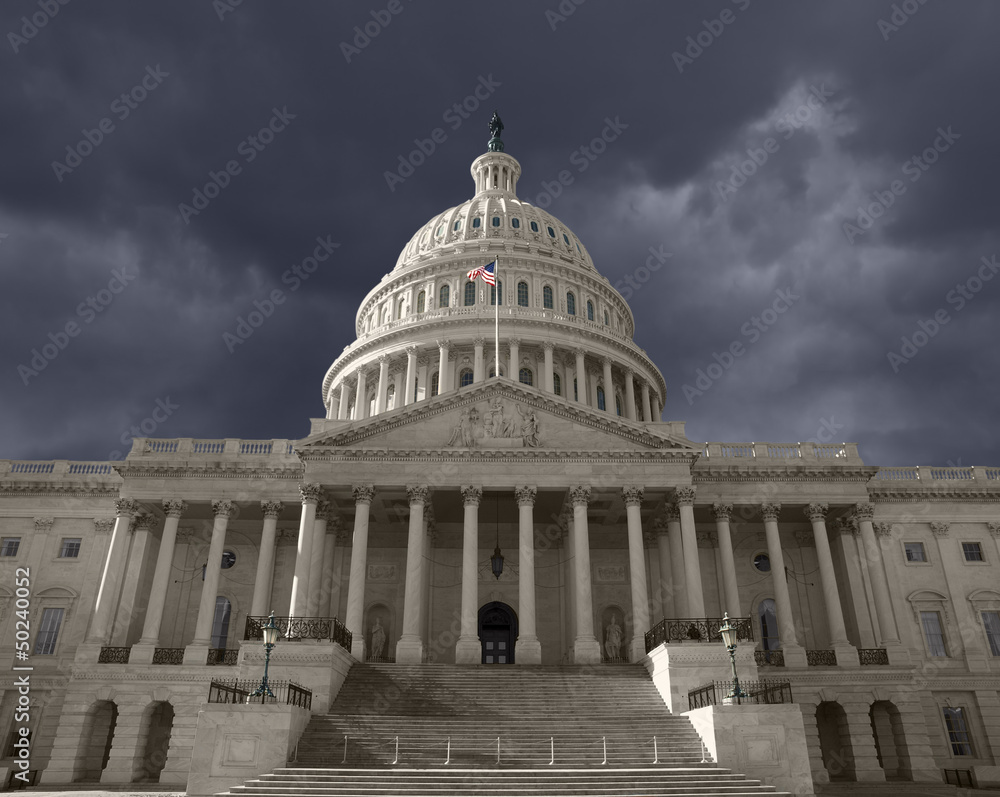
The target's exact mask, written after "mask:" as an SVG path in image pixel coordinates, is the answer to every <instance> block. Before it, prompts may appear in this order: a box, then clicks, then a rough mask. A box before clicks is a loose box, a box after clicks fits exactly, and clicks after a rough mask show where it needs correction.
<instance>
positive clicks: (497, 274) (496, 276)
mask: <svg viewBox="0 0 1000 797" xmlns="http://www.w3.org/2000/svg"><path fill="white" fill-rule="evenodd" d="M496 264H497V265H496V268H495V269H493V272H494V273H493V279H495V280H496V283H497V284H496V295H497V301H496V330H495V333H496V345H497V367H496V372H497V378H498V379H499V378H500V287H501V286H500V255H497V259H496Z"/></svg>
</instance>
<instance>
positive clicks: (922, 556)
mask: <svg viewBox="0 0 1000 797" xmlns="http://www.w3.org/2000/svg"><path fill="white" fill-rule="evenodd" d="M903 549H904V550H905V551H906V561H907V562H926V561H927V553H926V552H925V551H924V544H923V543H922V542H904V543H903Z"/></svg>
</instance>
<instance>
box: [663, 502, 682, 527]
mask: <svg viewBox="0 0 1000 797" xmlns="http://www.w3.org/2000/svg"><path fill="white" fill-rule="evenodd" d="M663 517H665V518H666V520H667V523H679V522H680V519H681V509H680V507H679V506H677V504H674V503H670V504H667V505H666V506H665V507H663Z"/></svg>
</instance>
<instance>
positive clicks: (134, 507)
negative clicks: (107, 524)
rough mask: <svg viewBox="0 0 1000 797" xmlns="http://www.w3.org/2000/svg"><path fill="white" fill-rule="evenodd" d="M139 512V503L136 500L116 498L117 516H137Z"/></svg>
mask: <svg viewBox="0 0 1000 797" xmlns="http://www.w3.org/2000/svg"><path fill="white" fill-rule="evenodd" d="M138 512H139V502H138V501H136V500H135V499H134V498H116V499H115V514H116V515H118V516H119V517H121V516H122V515H129V516H131V515H135V514H138Z"/></svg>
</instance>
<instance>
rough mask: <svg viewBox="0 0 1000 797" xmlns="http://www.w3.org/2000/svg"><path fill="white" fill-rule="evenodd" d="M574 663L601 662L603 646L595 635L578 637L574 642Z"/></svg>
mask: <svg viewBox="0 0 1000 797" xmlns="http://www.w3.org/2000/svg"><path fill="white" fill-rule="evenodd" d="M573 663H574V664H600V663H601V646H600V643H598V641H597V640H596V639H595V638H594V637H592V636H591V637H577V638H576V641H575V642H574V643H573Z"/></svg>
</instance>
